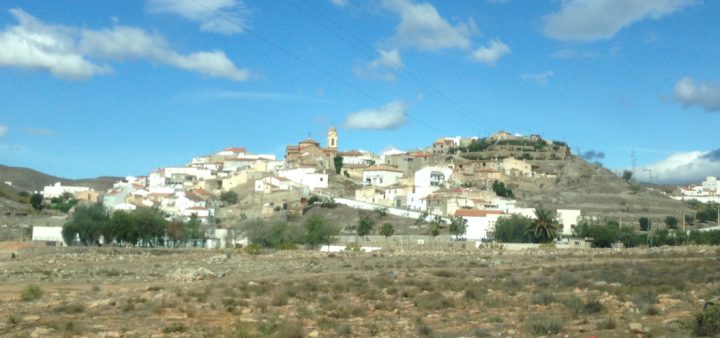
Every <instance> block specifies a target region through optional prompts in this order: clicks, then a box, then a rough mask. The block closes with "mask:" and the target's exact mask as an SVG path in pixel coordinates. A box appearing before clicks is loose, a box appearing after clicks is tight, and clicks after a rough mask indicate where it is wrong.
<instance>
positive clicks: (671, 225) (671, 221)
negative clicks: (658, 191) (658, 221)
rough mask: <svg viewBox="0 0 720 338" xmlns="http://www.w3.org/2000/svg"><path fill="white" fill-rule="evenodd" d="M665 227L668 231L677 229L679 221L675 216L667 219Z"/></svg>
mask: <svg viewBox="0 0 720 338" xmlns="http://www.w3.org/2000/svg"><path fill="white" fill-rule="evenodd" d="M665 225H666V226H667V228H668V229H677V227H678V220H677V218H675V217H674V216H668V217H665Z"/></svg>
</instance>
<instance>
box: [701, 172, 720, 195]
mask: <svg viewBox="0 0 720 338" xmlns="http://www.w3.org/2000/svg"><path fill="white" fill-rule="evenodd" d="M702 187H703V190H705V192H706V193H710V194H718V195H720V181H718V179H717V177H715V176H708V177H707V178H706V179H705V181H703V182H702Z"/></svg>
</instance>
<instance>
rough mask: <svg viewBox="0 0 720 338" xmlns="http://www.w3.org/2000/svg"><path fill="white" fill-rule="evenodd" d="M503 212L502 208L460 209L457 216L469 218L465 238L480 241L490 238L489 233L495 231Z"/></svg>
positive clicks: (456, 213)
mask: <svg viewBox="0 0 720 338" xmlns="http://www.w3.org/2000/svg"><path fill="white" fill-rule="evenodd" d="M502 215H503V212H502V211H500V210H476V209H458V210H456V211H455V216H457V217H462V218H464V219H465V220H467V231H466V233H465V238H466V239H469V240H475V241H480V240H483V239H487V238H488V233H490V232H493V231H495V223H497V220H498V218H499V217H500V216H502Z"/></svg>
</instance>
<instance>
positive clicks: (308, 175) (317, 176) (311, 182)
mask: <svg viewBox="0 0 720 338" xmlns="http://www.w3.org/2000/svg"><path fill="white" fill-rule="evenodd" d="M316 170H317V169H315V167H299V168H293V169H284V170H280V171H278V173H277V176H279V177H284V178H287V179H288V180H290V181H292V182H295V183H297V184H300V185H304V186H306V187H308V188H309V189H310V190H311V191H313V190H317V189H326V188H327V187H328V175H327V174H324V173H316Z"/></svg>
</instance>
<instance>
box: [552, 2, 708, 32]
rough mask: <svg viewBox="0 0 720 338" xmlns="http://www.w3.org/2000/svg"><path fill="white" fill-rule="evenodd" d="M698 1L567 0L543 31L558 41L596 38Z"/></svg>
mask: <svg viewBox="0 0 720 338" xmlns="http://www.w3.org/2000/svg"><path fill="white" fill-rule="evenodd" d="M694 3H695V0H644V1H642V0H641V1H638V0H564V1H562V7H561V8H560V10H559V11H558V12H555V13H553V14H550V15H548V16H546V17H545V18H544V33H545V35H546V36H548V37H551V38H553V39H557V40H579V41H594V40H603V39H609V38H612V37H613V36H614V35H615V34H616V33H617V32H619V31H620V30H621V29H623V28H624V27H627V26H629V25H631V24H633V23H635V22H638V21H641V20H645V19H647V18H651V19H656V20H657V19H660V18H662V17H664V16H666V15H669V14H671V13H673V12H675V11H678V10H680V9H682V8H684V7H686V6H689V5H692V4H694Z"/></svg>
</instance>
